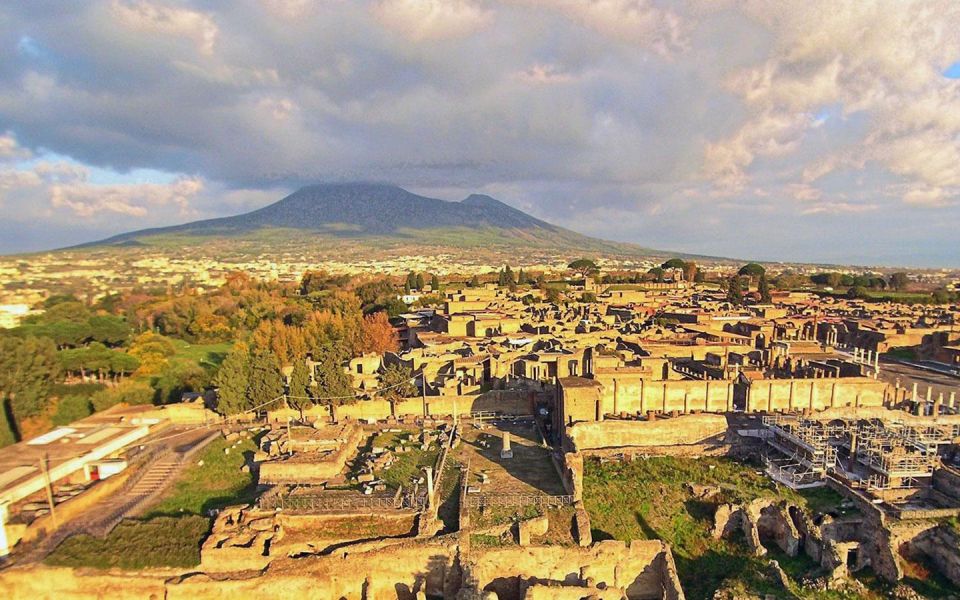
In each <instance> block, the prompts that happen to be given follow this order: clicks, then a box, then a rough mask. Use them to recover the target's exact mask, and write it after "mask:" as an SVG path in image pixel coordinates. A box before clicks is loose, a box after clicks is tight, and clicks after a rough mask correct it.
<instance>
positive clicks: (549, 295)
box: [543, 287, 563, 304]
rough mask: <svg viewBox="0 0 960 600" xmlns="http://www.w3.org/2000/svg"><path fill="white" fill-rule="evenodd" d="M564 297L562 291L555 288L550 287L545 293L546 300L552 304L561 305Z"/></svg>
mask: <svg viewBox="0 0 960 600" xmlns="http://www.w3.org/2000/svg"><path fill="white" fill-rule="evenodd" d="M562 296H563V295H562V294H561V293H560V290H558V289H557V288H555V287H548V288H547V289H546V290H544V293H543V297H544V299H545V300H546V301H547V302H549V303H550V304H560V300H561V299H562Z"/></svg>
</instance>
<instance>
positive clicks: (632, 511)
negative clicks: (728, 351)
mask: <svg viewBox="0 0 960 600" xmlns="http://www.w3.org/2000/svg"><path fill="white" fill-rule="evenodd" d="M711 466H712V467H713V468H711ZM757 472H758V469H757V468H755V467H752V466H749V465H744V464H741V463H739V462H736V461H734V460H731V459H727V458H715V459H704V458H701V459H687V458H676V457H657V458H649V459H646V460H634V461H631V462H623V463H619V462H611V463H606V464H600V462H599V461H597V460H588V461H587V463H586V465H585V472H584V478H583V483H584V504H585V506H586V509H587V511H588V512H589V513H590V520H591V525H592V533H593V539H594V540H598V541H599V540H604V539H618V540H623V541H631V540H645V539H662V540H664V541H666V542H668V543H670V545H671V546H672V548H673V554H674V558H675V560H676V563H677V573H678V575H679V577H680V582H681V584H682V585H683V589H684V591H685V592H686V595H687V598H689V599H690V600H700V599H707V598H712V597H713V594H714V593H715V592H716V591H717V590H718V589H720V588H721V587H723V588H724V589H726V590H734V591H737V590H739V591H743V592H746V591H751V592H753V593H760V594H761V595H762V594H765V593H778V592H779V593H782V592H783V590H782V588H780V584H779V582H778V581H777V580H776V578H774V577H773V576H772V575H771V574H770V569H769V567H768V565H767V560H766V559H758V558H755V557H753V556H751V555H749V554H748V553H747V551H746V546H745V545H744V544H743V542H742V540H741V539H736V538H734V539H721V540H716V539H714V538H713V537H712V535H711V530H712V528H713V513H714V510H715V504H716V503H719V502H732V503H746V502H749V501H751V500H754V499H757V498H770V499H773V500H787V501H789V502H792V503H794V504H797V505H800V506H804V507H807V508H808V509H810V510H826V509H828V508H833V507H836V505H838V504H839V502H840V500H841V498H840V496H839V495H837V494H835V493H834V492H832V491H830V490H823V489H817V490H808V491H804V492H803V493H802V494H798V493H797V492H794V491H793V490H790V489H789V488H785V487H783V486H778V485H777V484H775V483H774V482H773V481H771V480H770V479H769V478H768V477H766V476H765V475H763V474H757ZM687 482H692V483H698V484H705V485H715V486H718V487H719V488H720V490H721V491H720V494H719V497H718V498H717V499H711V500H710V501H704V500H701V499H698V498H695V497H694V496H693V494H692V493H691V492H690V491H689V490H688V489H687V488H686V485H685V484H686V483H687ZM787 560H788V565H787V566H785V567H784V569H785V570H786V571H787V573H788V574H790V575H792V576H793V577H799V576H800V575H802V574H804V573H806V572H807V571H809V570H810V569H811V568H815V567H816V565H813V564H812V563H809V564H806V563H803V562H802V561H803V560H804V559H789V558H787ZM789 561H795V562H794V563H793V564H790V563H789ZM791 592H792V593H793V594H794V595H795V596H797V597H801V598H825V599H826V598H843V597H844V596H842V595H839V596H838V595H836V593H835V592H830V594H833V595H819V596H814V595H809V593H806V592H803V591H802V590H800V589H799V587H797V589H793V590H791Z"/></svg>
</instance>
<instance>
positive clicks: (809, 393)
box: [747, 377, 887, 411]
mask: <svg viewBox="0 0 960 600" xmlns="http://www.w3.org/2000/svg"><path fill="white" fill-rule="evenodd" d="M886 389H887V384H886V382H883V381H878V380H875V379H871V378H869V377H844V378H834V379H758V380H755V381H753V382H752V383H751V385H750V391H749V393H748V395H747V410H748V411H785V410H802V409H807V408H809V409H813V410H823V409H825V408H831V407H835V406H839V407H858V406H877V407H879V406H883V401H884V394H885V391H886Z"/></svg>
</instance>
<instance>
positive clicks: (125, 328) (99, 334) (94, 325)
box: [89, 315, 130, 346]
mask: <svg viewBox="0 0 960 600" xmlns="http://www.w3.org/2000/svg"><path fill="white" fill-rule="evenodd" d="M89 325H90V338H91V339H94V340H96V341H98V342H102V343H104V344H106V345H107V346H119V345H121V344H123V343H124V342H125V341H127V338H129V337H130V325H128V324H127V322H126V321H124V320H123V319H121V318H120V317H114V316H112V315H97V316H95V317H90V321H89Z"/></svg>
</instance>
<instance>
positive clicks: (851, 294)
mask: <svg viewBox="0 0 960 600" xmlns="http://www.w3.org/2000/svg"><path fill="white" fill-rule="evenodd" d="M866 297H867V288H865V287H863V286H862V285H855V286H852V287H850V288H848V289H847V298H866Z"/></svg>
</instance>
